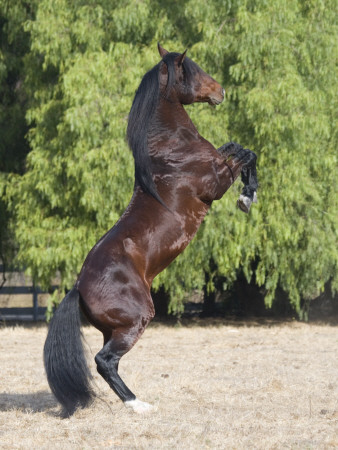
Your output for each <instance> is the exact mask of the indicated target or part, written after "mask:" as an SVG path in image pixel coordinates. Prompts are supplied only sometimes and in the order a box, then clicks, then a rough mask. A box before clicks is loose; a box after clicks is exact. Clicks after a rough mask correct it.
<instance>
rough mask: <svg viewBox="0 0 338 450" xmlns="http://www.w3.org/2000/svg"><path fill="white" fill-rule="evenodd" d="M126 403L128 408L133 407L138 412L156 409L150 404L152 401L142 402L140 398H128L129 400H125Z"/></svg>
mask: <svg viewBox="0 0 338 450" xmlns="http://www.w3.org/2000/svg"><path fill="white" fill-rule="evenodd" d="M124 404H125V406H126V407H127V408H130V409H132V410H133V411H134V412H136V413H137V414H146V413H148V412H150V411H151V410H153V409H154V407H153V405H150V403H146V402H141V400H139V399H138V398H136V399H135V400H128V401H127V402H124Z"/></svg>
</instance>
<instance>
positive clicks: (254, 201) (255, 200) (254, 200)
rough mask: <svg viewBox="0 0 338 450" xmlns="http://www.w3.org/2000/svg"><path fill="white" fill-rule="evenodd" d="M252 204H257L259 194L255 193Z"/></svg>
mask: <svg viewBox="0 0 338 450" xmlns="http://www.w3.org/2000/svg"><path fill="white" fill-rule="evenodd" d="M252 203H257V193H256V191H255V192H254V195H253V200H252Z"/></svg>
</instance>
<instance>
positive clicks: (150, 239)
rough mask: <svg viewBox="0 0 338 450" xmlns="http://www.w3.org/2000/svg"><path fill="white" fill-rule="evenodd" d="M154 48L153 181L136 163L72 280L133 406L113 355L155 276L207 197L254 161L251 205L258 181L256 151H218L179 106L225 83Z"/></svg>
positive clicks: (100, 361) (147, 308)
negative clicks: (114, 212) (116, 209)
mask: <svg viewBox="0 0 338 450" xmlns="http://www.w3.org/2000/svg"><path fill="white" fill-rule="evenodd" d="M159 52H160V55H161V56H162V58H163V60H162V61H161V62H160V63H159V65H158V69H157V75H156V76H157V77H158V83H159V87H158V89H159V95H158V97H157V98H158V100H157V104H156V108H155V110H154V113H152V115H151V120H149V121H148V122H149V123H147V130H146V133H147V135H146V144H147V152H148V155H147V157H149V156H150V162H151V164H150V165H151V177H152V179H151V180H150V183H153V187H151V186H150V187H149V192H150V193H149V192H147V186H145V187H144V185H143V187H142V183H143V182H142V177H139V178H138V176H137V173H138V172H137V170H138V167H137V166H136V184H135V190H134V194H133V196H132V199H131V201H130V203H129V205H128V207H127V209H126V211H125V212H124V214H123V215H122V217H121V218H120V220H119V221H118V222H117V223H116V224H115V225H114V227H113V228H112V229H111V230H109V231H108V232H107V233H106V234H105V235H104V236H103V237H102V238H101V239H100V241H99V242H98V243H97V244H96V245H95V246H94V248H93V249H92V250H91V251H90V253H89V254H88V256H87V258H86V260H85V262H84V264H83V267H82V270H81V273H80V275H79V277H78V280H77V282H76V284H75V288H76V290H77V291H78V293H79V298H80V304H81V306H82V309H83V311H84V313H85V315H86V316H87V318H88V320H89V321H90V322H91V323H92V324H93V325H94V326H95V327H96V328H98V329H99V330H100V331H101V332H102V333H103V337H104V347H103V349H102V350H101V352H99V353H98V355H97V356H96V363H97V366H98V371H99V373H101V375H102V376H103V377H104V378H105V379H106V381H107V382H108V383H109V385H110V386H111V387H112V389H113V390H114V391H115V392H116V393H117V395H119V397H120V398H121V399H122V400H123V401H124V402H125V403H126V404H131V405H132V407H133V408H134V409H135V410H137V408H138V407H140V405H139V404H140V403H141V402H139V404H138V406H137V407H136V406H135V403H133V402H135V401H136V398H135V396H134V395H133V394H132V393H131V391H129V389H128V388H127V387H126V386H125V384H124V383H123V381H122V380H121V379H120V377H119V375H118V374H117V369H118V362H119V359H120V358H121V357H122V356H123V354H125V353H126V352H127V351H128V350H129V349H130V348H131V347H132V346H133V345H134V344H135V342H136V341H137V340H138V338H139V337H140V335H141V333H142V332H143V331H144V329H145V327H146V326H147V324H148V323H149V321H150V320H151V319H152V318H153V316H154V313H155V311H154V306H153V302H152V298H151V294H150V288H151V284H152V281H153V279H154V277H155V276H156V275H158V274H159V273H160V272H161V271H162V270H163V269H165V268H166V267H167V266H168V265H169V264H170V263H171V262H172V261H173V260H174V259H175V258H176V257H177V256H178V255H179V254H180V253H181V252H182V251H183V250H184V249H185V247H186V246H187V245H188V244H189V242H190V241H191V239H192V238H193V237H194V235H195V233H196V232H197V230H198V228H199V226H200V224H201V222H202V221H203V219H204V217H205V215H206V214H207V212H208V210H209V208H210V206H211V204H212V202H213V201H214V200H217V199H220V198H221V197H222V196H223V194H224V193H225V192H226V191H227V190H228V189H229V187H230V186H231V185H232V184H233V182H234V181H235V180H236V178H237V177H238V176H239V175H240V174H241V172H242V171H243V169H244V168H245V169H246V172H245V174H246V177H247V178H248V179H249V178H250V176H248V171H249V172H250V167H251V168H252V173H251V178H250V180H251V181H250V180H249V181H248V183H247V185H246V186H245V189H247V192H246V193H244V194H245V195H244V197H243V196H241V197H243V198H244V199H245V202H247V204H248V205H249V206H250V203H251V201H252V200H253V198H254V195H255V191H256V188H257V182H256V175H255V169H254V165H255V159H256V158H255V155H254V154H253V153H252V152H250V151H249V150H244V149H243V148H242V147H241V146H239V145H238V144H233V143H230V144H227V145H225V146H223V147H221V148H220V149H218V150H216V149H215V148H214V146H213V145H212V144H211V143H210V142H208V141H207V140H205V139H204V138H203V137H202V136H201V135H200V134H199V133H198V131H197V129H196V127H195V126H194V124H193V123H192V121H191V120H190V118H189V116H188V114H187V113H186V111H185V109H184V106H183V105H184V104H190V103H193V102H208V103H210V104H219V103H221V102H222V101H223V98H224V90H223V88H222V87H221V86H220V85H219V84H218V83H217V82H216V81H215V80H214V79H213V78H212V77H210V76H209V75H207V74H206V73H205V72H203V71H202V70H201V69H200V68H199V67H198V66H197V65H196V64H195V63H193V62H192V61H190V60H188V59H187V58H186V54H185V52H184V53H183V54H170V53H168V52H167V51H166V50H164V49H163V48H162V47H160V46H159ZM170 71H171V72H170ZM169 72H170V73H171V75H170V74H169ZM173 74H174V77H175V79H174V80H173V79H172V77H173ZM170 77H171V79H170ZM169 88H170V89H169ZM168 90H169V92H168ZM136 125H137V124H136ZM136 146H137V143H136ZM134 150H135V152H137V151H138V149H137V148H136V149H133V151H134ZM134 156H135V153H134ZM136 159H137V157H136V158H135V160H136ZM148 166H149V162H148ZM249 175H250V173H249ZM242 178H243V173H242ZM138 179H140V180H141V181H140V182H139V183H138V182H137V180H138ZM252 180H253V181H254V182H253V181H252ZM153 188H154V189H155V193H152V192H151V189H153ZM243 192H244V191H243ZM248 192H249V194H248ZM243 198H242V200H243ZM240 206H241V204H240ZM242 206H243V205H242ZM242 209H245V205H244V208H243V207H242ZM133 405H134V406H133ZM144 405H147V404H143V406H144ZM144 408H145V409H147V407H144ZM144 408H142V405H141V410H143V409H144Z"/></svg>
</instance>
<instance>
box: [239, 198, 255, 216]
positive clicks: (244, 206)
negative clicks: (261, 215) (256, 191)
mask: <svg viewBox="0 0 338 450" xmlns="http://www.w3.org/2000/svg"><path fill="white" fill-rule="evenodd" d="M251 203H252V201H251V200H250V199H249V197H245V196H244V195H240V196H239V199H238V200H237V206H238V208H239V209H240V210H241V211H243V212H245V213H248V212H249V211H250V206H251Z"/></svg>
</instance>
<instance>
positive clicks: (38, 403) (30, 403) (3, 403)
mask: <svg viewBox="0 0 338 450" xmlns="http://www.w3.org/2000/svg"><path fill="white" fill-rule="evenodd" d="M56 406H57V402H56V400H55V399H54V397H53V395H52V394H51V393H50V392H48V391H38V392H34V393H32V394H17V393H8V392H2V393H0V411H13V409H16V410H19V411H29V412H34V413H38V412H46V411H50V410H51V409H52V408H55V407H56Z"/></svg>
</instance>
